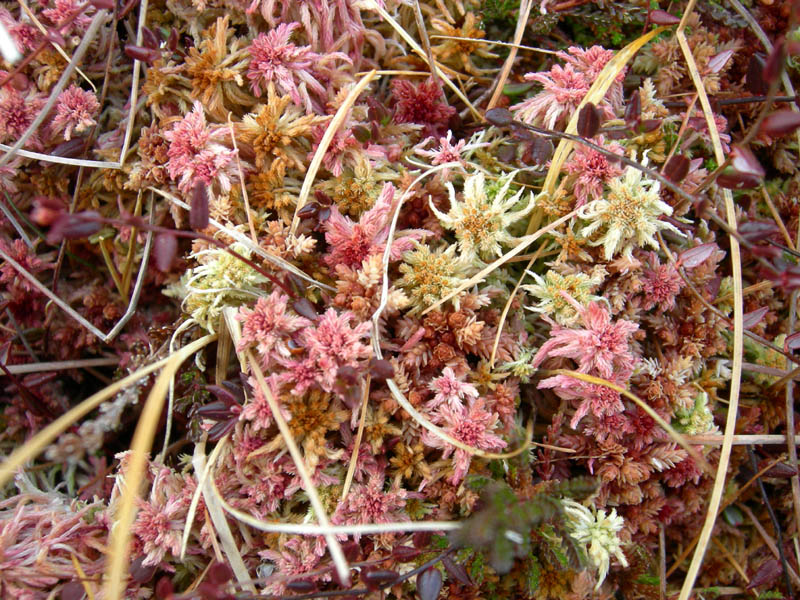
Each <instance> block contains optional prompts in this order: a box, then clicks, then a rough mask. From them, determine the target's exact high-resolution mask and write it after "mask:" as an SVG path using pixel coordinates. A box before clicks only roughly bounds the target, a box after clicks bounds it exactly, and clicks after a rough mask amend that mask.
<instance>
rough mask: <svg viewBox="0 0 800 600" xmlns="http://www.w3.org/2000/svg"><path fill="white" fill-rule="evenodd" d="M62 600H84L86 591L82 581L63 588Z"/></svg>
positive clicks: (68, 584) (72, 582)
mask: <svg viewBox="0 0 800 600" xmlns="http://www.w3.org/2000/svg"><path fill="white" fill-rule="evenodd" d="M60 597H61V600H83V598H85V597H86V590H85V589H84V588H83V585H82V584H81V582H80V581H70V582H69V583H67V584H65V585H64V587H62V588H61V596H60Z"/></svg>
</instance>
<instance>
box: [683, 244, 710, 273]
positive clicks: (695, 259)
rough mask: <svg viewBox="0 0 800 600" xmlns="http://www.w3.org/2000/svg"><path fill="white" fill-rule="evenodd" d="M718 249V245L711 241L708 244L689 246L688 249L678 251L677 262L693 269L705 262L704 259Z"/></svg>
mask: <svg viewBox="0 0 800 600" xmlns="http://www.w3.org/2000/svg"><path fill="white" fill-rule="evenodd" d="M718 249H719V246H717V245H716V244H715V243H713V242H712V243H710V244H701V245H700V246H695V247H694V248H689V249H688V250H685V251H683V252H681V253H680V255H679V256H678V264H679V265H682V266H683V267H685V268H687V269H693V268H695V267H696V266H698V265H701V264H702V263H703V262H705V261H706V259H708V258H710V257H711V255H712V254H714V251H716V250H718Z"/></svg>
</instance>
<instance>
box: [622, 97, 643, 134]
mask: <svg viewBox="0 0 800 600" xmlns="http://www.w3.org/2000/svg"><path fill="white" fill-rule="evenodd" d="M641 118H642V96H641V94H640V93H639V90H633V93H632V94H631V98H630V100H628V105H627V106H626V107H625V123H626V124H627V125H628V127H633V126H634V125H635V124H636V123H637V122H638V121H639V119H641Z"/></svg>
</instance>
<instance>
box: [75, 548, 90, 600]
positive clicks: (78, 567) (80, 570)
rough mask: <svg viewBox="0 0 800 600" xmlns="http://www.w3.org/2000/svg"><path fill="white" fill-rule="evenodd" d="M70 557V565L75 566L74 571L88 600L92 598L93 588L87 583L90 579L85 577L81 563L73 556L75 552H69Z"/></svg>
mask: <svg viewBox="0 0 800 600" xmlns="http://www.w3.org/2000/svg"><path fill="white" fill-rule="evenodd" d="M70 558H71V559H72V566H73V567H75V572H76V573H77V574H78V581H80V582H81V585H83V590H84V591H85V592H86V597H87V598H88V600H94V590H93V589H92V586H90V585H89V581H90V579H89V578H88V577H86V573H84V572H83V568H82V567H81V563H80V561H79V560H78V557H77V556H75V553H74V552H72V553H70Z"/></svg>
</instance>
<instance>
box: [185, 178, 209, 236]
mask: <svg viewBox="0 0 800 600" xmlns="http://www.w3.org/2000/svg"><path fill="white" fill-rule="evenodd" d="M208 219H209V208H208V190H207V189H206V186H205V185H204V184H203V183H202V182H200V181H198V182H197V183H196V184H195V185H194V189H193V190H192V203H191V205H190V209H189V226H190V227H191V228H192V229H194V230H195V231H200V230H203V229H205V228H206V227H208Z"/></svg>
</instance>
